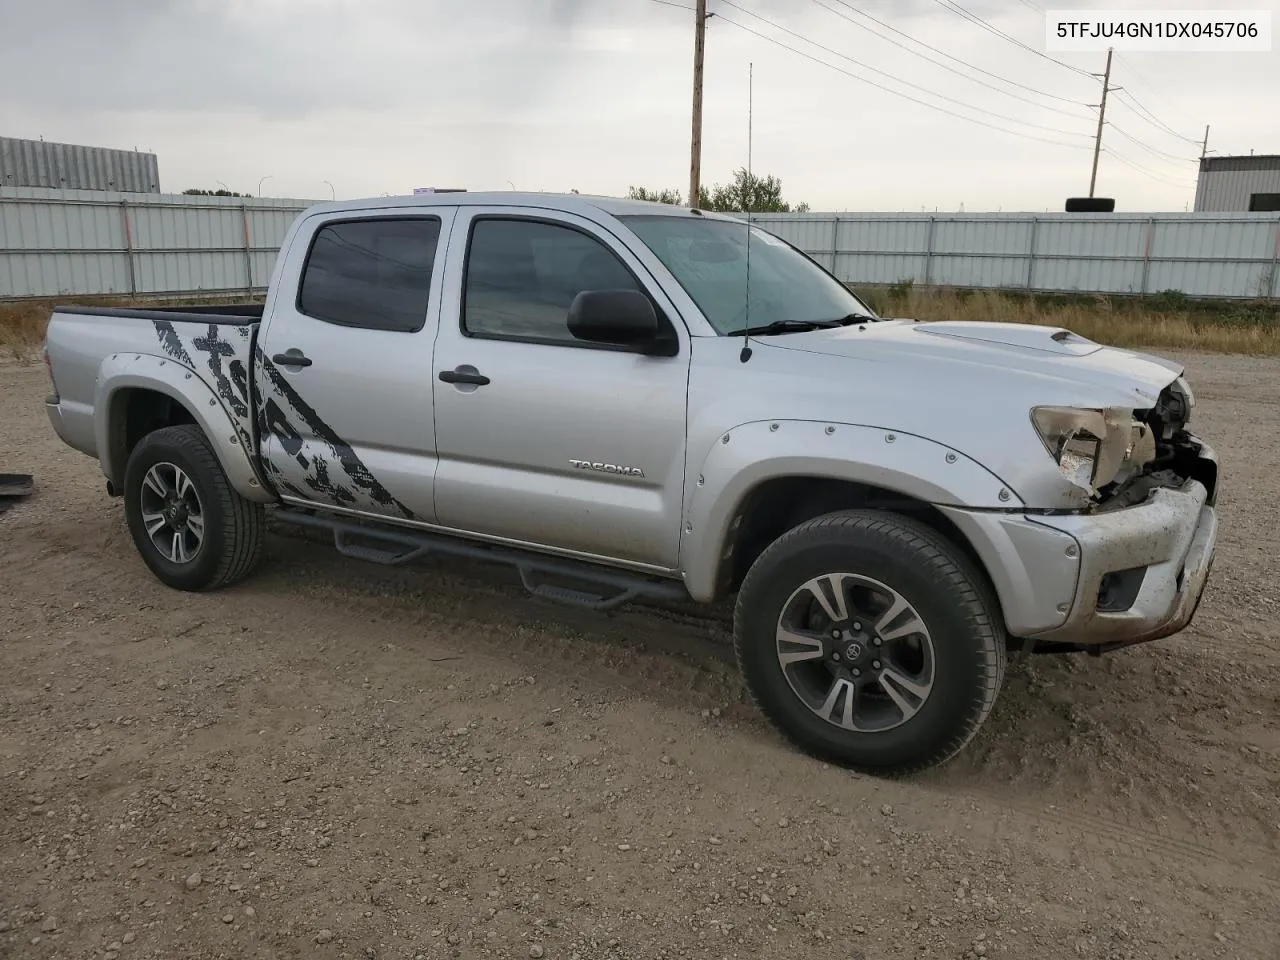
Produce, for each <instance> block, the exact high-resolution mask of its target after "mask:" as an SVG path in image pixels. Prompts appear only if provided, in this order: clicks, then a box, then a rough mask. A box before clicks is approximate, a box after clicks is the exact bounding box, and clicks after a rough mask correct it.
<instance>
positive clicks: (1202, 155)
mask: <svg viewBox="0 0 1280 960" xmlns="http://www.w3.org/2000/svg"><path fill="white" fill-rule="evenodd" d="M1208 153H1209V125H1208V124H1207V123H1206V124H1205V125H1204V143H1202V144H1200V162H1201V163H1204V158H1205V157H1206V156H1207V155H1208Z"/></svg>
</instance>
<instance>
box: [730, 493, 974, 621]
mask: <svg viewBox="0 0 1280 960" xmlns="http://www.w3.org/2000/svg"><path fill="white" fill-rule="evenodd" d="M853 509H874V510H885V511H888V512H891V513H898V514H902V515H903V516H908V517H911V518H912V519H914V520H916V521H919V522H920V523H923V524H925V525H926V526H928V527H929V528H930V529H932V530H934V531H935V532H937V533H939V534H941V535H942V536H943V537H945V538H946V539H947V541H948V542H950V543H951V544H953V545H954V546H955V547H957V548H958V549H959V550H960V551H961V552H962V553H963V554H964V555H965V556H966V557H967V558H968V559H969V561H970V562H971V563H972V564H973V565H974V568H975V569H976V570H977V571H978V572H979V573H980V574H981V575H982V577H983V579H984V580H987V586H988V588H990V589H991V595H992V596H993V597H994V595H995V590H994V588H991V584H990V581H989V578H988V577H987V572H986V567H985V566H984V565H983V563H982V560H981V559H980V558H979V557H978V554H977V552H976V551H975V550H974V549H973V545H972V544H970V543H969V541H968V539H967V538H966V537H965V536H964V534H962V533H961V532H960V530H959V529H958V528H957V527H956V525H955V524H954V523H952V522H951V521H950V520H949V519H948V518H947V516H946V515H945V514H944V513H942V511H940V510H939V509H938V508H937V507H935V506H933V504H930V503H926V502H925V501H923V500H917V499H916V498H914V497H909V496H906V495H905V494H901V493H897V492H896V491H893V490H886V489H884V488H882V487H876V486H873V485H871V484H865V483H855V482H853V481H850V480H833V479H830V478H827V477H778V478H775V479H773V480H766V481H765V482H764V483H762V484H760V485H759V486H758V487H756V488H755V489H753V490H752V491H751V492H750V493H749V494H747V496H746V497H745V498H744V499H743V501H742V503H741V505H740V506H739V507H738V511H737V513H736V514H735V515H734V518H733V520H732V521H730V524H729V542H728V544H727V545H726V548H725V551H724V554H723V555H722V557H723V559H722V560H721V568H720V577H719V589H717V591H716V592H717V595H718V596H726V595H728V594H731V593H734V592H735V591H737V589H738V587H739V586H741V584H742V580H743V578H744V577H745V576H746V575H747V571H748V570H750V569H751V565H752V564H753V563H755V562H756V559H757V558H758V557H759V556H760V554H761V553H763V552H764V550H765V548H766V547H768V546H769V544H771V543H773V542H774V541H775V540H777V539H778V538H779V537H780V536H782V535H783V534H784V533H786V532H787V531H788V530H791V529H792V528H794V527H798V526H799V525H800V524H802V523H804V522H805V521H806V520H812V519H813V518H814V517H820V516H822V515H823V514H826V513H833V512H835V511H837V510H853Z"/></svg>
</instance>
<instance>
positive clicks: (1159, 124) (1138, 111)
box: [1115, 89, 1201, 147]
mask: <svg viewBox="0 0 1280 960" xmlns="http://www.w3.org/2000/svg"><path fill="white" fill-rule="evenodd" d="M1115 92H1116V98H1117V100H1118V101H1119V102H1120V104H1121V105H1123V106H1124V107H1126V108H1128V109H1129V110H1130V111H1132V113H1133V114H1134V116H1136V117H1137V118H1138V119H1139V120H1141V121H1142V122H1143V123H1146V124H1149V125H1151V126H1153V127H1155V128H1156V129H1157V130H1159V131H1161V132H1162V133H1166V134H1168V135H1169V136H1171V137H1176V138H1177V139H1179V140H1185V141H1186V142H1187V143H1190V144H1192V145H1194V146H1197V147H1198V146H1200V144H1201V141H1200V140H1199V139H1197V138H1195V137H1188V136H1187V135H1186V134H1183V133H1179V132H1178V131H1177V130H1175V129H1173V127H1171V126H1169V125H1168V124H1167V123H1165V122H1164V121H1163V120H1161V119H1160V118H1159V117H1157V116H1156V115H1155V114H1154V113H1152V112H1151V111H1150V110H1148V109H1147V108H1146V107H1144V106H1143V105H1142V103H1141V102H1140V101H1139V100H1138V98H1137V97H1135V96H1134V95H1133V94H1132V93H1130V92H1129V91H1128V90H1123V89H1121V90H1117V91H1115Z"/></svg>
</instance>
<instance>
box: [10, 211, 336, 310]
mask: <svg viewBox="0 0 1280 960" xmlns="http://www.w3.org/2000/svg"><path fill="white" fill-rule="evenodd" d="M313 202H314V201H310V200H280V199H268V198H249V197H204V196H185V195H182V194H153V195H149V196H148V195H138V194H125V193H105V192H99V191H89V190H66V191H63V190H44V189H37V188H25V189H24V188H0V298H18V297H58V296H69V295H81V296H88V295H96V294H107V295H116V296H123V297H130V296H136V297H147V296H170V295H173V296H181V295H204V294H208V295H210V296H214V295H239V294H244V295H250V296H251V295H253V294H257V293H261V292H262V291H263V290H265V289H266V286H267V282H268V281H269V280H270V279H271V270H272V267H273V266H274V265H275V258H276V252H277V251H278V250H279V249H280V244H281V242H283V240H284V236H285V233H286V232H287V231H288V229H289V227H290V225H291V224H292V223H293V220H294V218H295V217H296V216H297V215H298V213H299V212H300V211H302V210H303V209H305V208H306V207H307V206H308V205H309V204H311V203H313Z"/></svg>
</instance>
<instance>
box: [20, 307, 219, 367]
mask: <svg viewBox="0 0 1280 960" xmlns="http://www.w3.org/2000/svg"><path fill="white" fill-rule="evenodd" d="M243 300H244V297H178V298H173V299H167V300H147V301H145V302H144V301H138V300H130V299H128V298H121V297H60V298H58V299H57V300H15V301H9V302H7V303H6V302H0V357H2V356H4V355H6V354H7V355H9V356H11V357H12V358H14V359H16V360H18V361H20V362H23V363H29V362H32V361H34V360H35V359H36V358H37V354H38V353H39V351H40V347H41V346H43V345H44V333H45V328H46V327H48V325H49V316H50V315H51V314H52V313H53V308H54V307H55V306H57V305H59V304H73V303H74V304H85V305H91V306H97V307H180V306H186V305H191V306H196V305H201V304H209V305H212V304H215V303H239V302H241V301H243Z"/></svg>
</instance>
